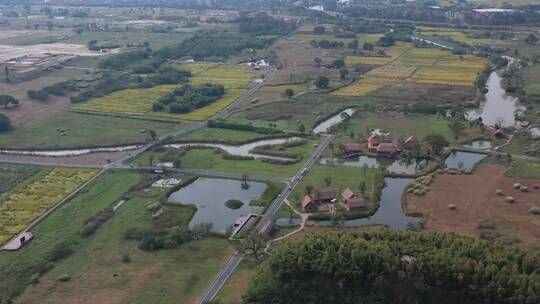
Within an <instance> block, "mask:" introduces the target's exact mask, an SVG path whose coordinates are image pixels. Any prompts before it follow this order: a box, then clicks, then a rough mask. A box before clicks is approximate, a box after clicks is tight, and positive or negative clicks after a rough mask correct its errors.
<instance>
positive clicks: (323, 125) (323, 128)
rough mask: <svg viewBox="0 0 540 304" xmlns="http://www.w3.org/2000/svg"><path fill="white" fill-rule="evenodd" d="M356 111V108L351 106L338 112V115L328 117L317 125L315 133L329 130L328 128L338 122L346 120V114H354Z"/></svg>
mask: <svg viewBox="0 0 540 304" xmlns="http://www.w3.org/2000/svg"><path fill="white" fill-rule="evenodd" d="M354 112H356V110H355V109H352V108H349V109H345V110H343V111H341V112H339V113H337V114H336V115H334V116H332V117H330V118H328V119H327V120H324V121H323V122H321V123H319V124H318V125H316V126H315V128H313V133H315V134H321V133H325V132H327V131H328V129H330V128H331V127H333V126H335V125H337V124H340V123H341V122H343V121H344V120H345V117H347V116H345V115H344V114H347V115H348V116H352V115H353V114H354Z"/></svg>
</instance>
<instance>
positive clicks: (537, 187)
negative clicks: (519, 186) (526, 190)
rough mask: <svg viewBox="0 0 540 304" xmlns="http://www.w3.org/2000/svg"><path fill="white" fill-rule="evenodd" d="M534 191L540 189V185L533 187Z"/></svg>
mask: <svg viewBox="0 0 540 304" xmlns="http://www.w3.org/2000/svg"><path fill="white" fill-rule="evenodd" d="M532 187H533V188H534V189H540V185H533V186H532Z"/></svg>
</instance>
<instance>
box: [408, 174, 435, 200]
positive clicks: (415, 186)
mask: <svg viewBox="0 0 540 304" xmlns="http://www.w3.org/2000/svg"><path fill="white" fill-rule="evenodd" d="M434 178H435V176H434V175H433V174H428V175H425V176H421V177H419V178H417V179H415V180H414V181H413V182H412V183H411V184H410V185H409V188H408V189H407V192H408V193H414V195H417V196H422V195H425V194H426V193H428V192H429V191H430V190H431V189H430V188H429V185H430V184H431V183H432V182H433V179H434Z"/></svg>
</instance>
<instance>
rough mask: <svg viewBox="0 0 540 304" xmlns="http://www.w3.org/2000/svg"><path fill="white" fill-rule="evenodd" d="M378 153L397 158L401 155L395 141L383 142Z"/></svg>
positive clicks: (378, 148)
mask: <svg viewBox="0 0 540 304" xmlns="http://www.w3.org/2000/svg"><path fill="white" fill-rule="evenodd" d="M377 153H379V154H383V155H386V156H392V157H393V156H396V155H397V154H398V153H399V151H398V149H397V143H396V142H394V141H392V142H383V143H381V144H380V145H379V146H377Z"/></svg>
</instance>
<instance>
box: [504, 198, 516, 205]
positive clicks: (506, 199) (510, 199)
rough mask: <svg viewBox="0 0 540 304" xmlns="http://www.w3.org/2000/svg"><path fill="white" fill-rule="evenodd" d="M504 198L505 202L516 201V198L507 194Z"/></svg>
mask: <svg viewBox="0 0 540 304" xmlns="http://www.w3.org/2000/svg"><path fill="white" fill-rule="evenodd" d="M504 200H505V201H506V202H507V203H515V202H516V199H515V198H513V197H512V196H507V197H505V198H504Z"/></svg>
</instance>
